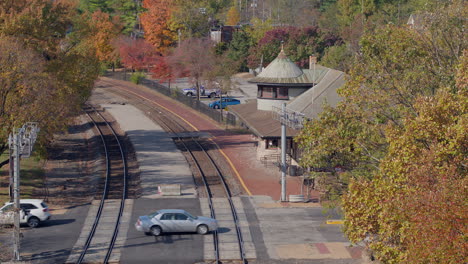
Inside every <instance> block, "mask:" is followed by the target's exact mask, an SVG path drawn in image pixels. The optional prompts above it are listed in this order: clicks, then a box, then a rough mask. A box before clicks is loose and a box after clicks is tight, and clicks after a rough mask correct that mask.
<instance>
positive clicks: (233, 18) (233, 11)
mask: <svg viewBox="0 0 468 264" xmlns="http://www.w3.org/2000/svg"><path fill="white" fill-rule="evenodd" d="M239 21H240V13H239V10H237V7H236V6H232V7H231V8H230V9H229V11H228V13H227V16H226V25H237V24H238V23H239Z"/></svg>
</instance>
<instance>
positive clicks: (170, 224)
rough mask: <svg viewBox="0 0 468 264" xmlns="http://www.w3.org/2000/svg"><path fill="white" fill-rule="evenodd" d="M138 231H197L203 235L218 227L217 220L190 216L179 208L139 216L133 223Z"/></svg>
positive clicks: (158, 232)
mask: <svg viewBox="0 0 468 264" xmlns="http://www.w3.org/2000/svg"><path fill="white" fill-rule="evenodd" d="M135 228H136V229H137V230H138V231H142V232H145V233H146V234H148V235H154V236H159V235H161V234H162V233H170V232H197V233H198V234H201V235H204V234H207V233H208V232H210V231H214V230H217V229H218V221H217V220H216V219H213V218H209V217H203V216H192V215H191V214H190V213H188V212H187V211H185V210H181V209H163V210H159V211H156V212H154V213H152V214H149V215H144V216H140V217H139V218H138V221H137V222H136V223H135Z"/></svg>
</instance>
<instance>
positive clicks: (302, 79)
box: [230, 50, 345, 174]
mask: <svg viewBox="0 0 468 264" xmlns="http://www.w3.org/2000/svg"><path fill="white" fill-rule="evenodd" d="M309 65H310V66H309V69H301V68H299V67H298V66H297V65H296V64H295V63H294V62H292V61H291V60H290V59H289V58H288V57H287V56H286V54H285V52H284V50H281V52H280V53H279V54H278V56H277V57H276V59H274V60H273V61H272V62H271V63H270V64H269V65H268V66H267V67H266V68H265V69H264V70H263V71H262V72H261V73H260V74H259V75H257V76H256V77H254V78H252V79H250V80H249V82H250V83H255V84H257V98H256V100H252V101H250V102H247V103H246V104H241V105H235V106H231V107H230V111H231V112H232V113H233V114H235V115H236V116H237V118H238V119H239V120H240V123H241V125H242V126H243V127H244V128H247V129H248V130H249V131H251V132H252V134H253V137H255V139H256V140H257V159H258V160H260V161H261V162H262V163H263V164H264V165H265V166H269V165H273V166H275V165H276V166H278V165H279V161H280V156H281V155H280V154H281V149H280V147H281V123H280V121H279V115H280V113H281V109H282V105H283V103H286V111H287V112H288V113H289V114H292V115H297V116H298V117H300V118H305V119H313V118H317V116H318V114H319V113H320V112H321V111H322V110H323V106H324V104H328V105H330V106H336V105H337V104H338V102H339V101H340V100H341V98H340V96H339V95H338V94H337V89H338V88H339V87H341V86H342V85H343V84H344V82H345V73H344V72H341V71H337V70H334V69H330V68H327V67H324V66H321V65H318V64H316V63H315V61H314V58H313V57H311V58H310V63H309ZM298 133H299V130H297V129H293V128H291V127H290V126H288V127H287V128H286V138H287V142H286V146H287V161H288V164H289V165H292V166H289V167H290V168H296V167H297V161H298V159H299V157H300V150H299V148H298V146H297V144H295V143H294V141H293V138H294V136H296V135H297V134H298ZM297 171H300V170H296V169H294V170H293V172H291V171H290V174H291V173H295V172H297Z"/></svg>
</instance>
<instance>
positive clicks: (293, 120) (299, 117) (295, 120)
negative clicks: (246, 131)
mask: <svg viewBox="0 0 468 264" xmlns="http://www.w3.org/2000/svg"><path fill="white" fill-rule="evenodd" d="M273 113H274V117H273V118H274V119H276V120H279V121H280V123H281V201H282V202H287V198H286V170H287V168H288V166H287V162H286V140H287V139H286V126H288V127H290V128H292V129H301V128H302V121H303V120H304V114H302V113H299V112H295V111H292V110H288V109H287V108H286V103H283V104H282V106H281V109H279V108H278V107H275V106H273Z"/></svg>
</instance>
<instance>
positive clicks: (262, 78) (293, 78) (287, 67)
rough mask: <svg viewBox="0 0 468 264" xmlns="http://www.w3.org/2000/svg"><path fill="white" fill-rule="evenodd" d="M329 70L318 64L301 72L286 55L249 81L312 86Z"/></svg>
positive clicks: (279, 57) (281, 55)
mask: <svg viewBox="0 0 468 264" xmlns="http://www.w3.org/2000/svg"><path fill="white" fill-rule="evenodd" d="M327 70H328V68H326V67H323V66H321V65H318V64H316V65H315V66H314V67H313V69H304V70H301V69H300V68H299V67H298V66H297V65H296V64H295V63H294V62H292V61H291V60H290V59H289V58H288V57H287V56H286V54H285V53H284V50H281V52H280V53H279V54H278V57H276V59H274V60H273V61H272V62H271V63H270V64H269V65H268V66H267V67H266V68H265V69H264V70H263V71H262V72H261V73H260V74H259V75H258V76H257V77H254V78H252V79H250V80H249V82H250V83H258V84H260V83H261V84H287V85H288V86H294V85H299V86H304V85H307V86H312V85H313V84H314V83H318V82H320V79H321V77H323V76H324V74H325V73H326V71H327Z"/></svg>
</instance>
